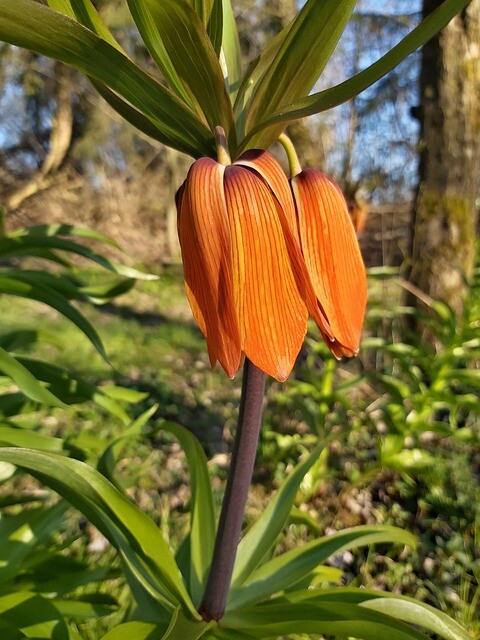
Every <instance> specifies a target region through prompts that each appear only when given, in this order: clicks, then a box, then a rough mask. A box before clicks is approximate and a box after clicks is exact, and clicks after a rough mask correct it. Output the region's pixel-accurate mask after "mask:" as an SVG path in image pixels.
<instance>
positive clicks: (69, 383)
mask: <svg viewBox="0 0 480 640" xmlns="http://www.w3.org/2000/svg"><path fill="white" fill-rule="evenodd" d="M17 361H18V362H19V363H20V364H21V365H22V366H23V367H25V369H27V370H28V371H29V372H30V373H31V374H32V376H34V377H35V378H36V379H37V380H41V381H42V382H46V383H47V384H48V386H49V390H50V391H51V393H53V394H54V395H55V396H56V397H57V398H59V399H60V400H61V401H62V402H64V403H65V404H76V403H78V402H85V401H87V400H92V399H93V397H94V395H95V393H97V392H99V390H98V389H97V387H96V386H95V385H92V384H89V383H87V382H85V381H84V380H81V379H79V378H76V377H74V376H72V375H71V374H70V373H69V372H68V371H65V369H62V368H61V367H57V366H56V365H53V364H50V363H49V362H44V361H43V360H36V359H34V358H25V357H24V356H18V357H17Z"/></svg>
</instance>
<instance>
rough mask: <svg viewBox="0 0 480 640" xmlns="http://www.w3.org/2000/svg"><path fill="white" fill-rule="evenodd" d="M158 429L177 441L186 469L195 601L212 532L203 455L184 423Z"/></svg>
mask: <svg viewBox="0 0 480 640" xmlns="http://www.w3.org/2000/svg"><path fill="white" fill-rule="evenodd" d="M162 429H165V430H166V431H170V433H172V434H173V435H174V436H175V438H176V439H177V440H178V441H179V442H180V445H181V446H182V449H183V450H184V452H185V455H186V457H187V461H188V466H189V469H190V487H191V492H192V498H191V506H190V514H191V522H190V533H189V549H190V561H191V562H190V594H191V596H192V600H193V603H194V604H195V605H198V604H200V600H201V598H202V596H203V593H204V590H205V585H206V580H207V578H208V571H209V568H210V563H211V560H212V556H213V547H214V543H215V533H216V527H215V513H214V508H213V496H212V489H211V486H210V476H209V473H208V467H207V458H206V456H205V453H204V451H203V449H202V446H201V444H200V442H199V441H198V440H197V438H195V436H194V435H193V434H192V433H191V432H190V431H188V430H187V429H185V428H184V427H182V426H180V425H179V424H175V423H173V422H163V423H162Z"/></svg>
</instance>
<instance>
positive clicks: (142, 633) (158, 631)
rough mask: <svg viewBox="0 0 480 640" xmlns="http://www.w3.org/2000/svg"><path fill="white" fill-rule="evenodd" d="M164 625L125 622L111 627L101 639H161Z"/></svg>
mask: <svg viewBox="0 0 480 640" xmlns="http://www.w3.org/2000/svg"><path fill="white" fill-rule="evenodd" d="M164 632H165V627H164V626H159V625H157V624H153V623H152V622H125V623H124V624H120V625H118V626H117V627H114V628H113V629H111V630H110V631H109V632H108V633H107V634H106V635H104V636H102V638H101V640H160V639H161V638H162V636H163V634H164Z"/></svg>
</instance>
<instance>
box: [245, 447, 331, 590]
mask: <svg viewBox="0 0 480 640" xmlns="http://www.w3.org/2000/svg"><path fill="white" fill-rule="evenodd" d="M320 452H321V447H320V446H318V447H316V449H315V450H314V451H313V452H312V453H311V454H310V455H309V456H308V458H307V459H306V460H305V461H304V462H302V463H301V464H299V465H297V467H296V468H295V470H294V471H293V473H291V474H290V476H289V477H288V479H287V480H286V481H285V482H284V483H283V485H282V486H281V487H280V489H279V491H278V493H277V495H276V496H275V497H274V498H273V500H271V501H270V503H269V505H268V506H267V508H266V509H265V510H264V511H263V512H262V515H261V516H260V518H259V519H258V520H257V522H256V523H255V524H254V525H253V526H252V527H251V528H250V530H249V531H248V532H247V533H246V534H245V536H244V537H243V538H242V540H241V541H240V544H239V545H238V551H237V556H236V560H235V567H234V571H233V577H232V587H234V588H238V587H241V585H242V584H244V582H245V581H246V580H247V578H249V577H250V575H251V574H252V572H253V571H254V570H255V569H256V568H257V567H258V566H259V565H260V564H261V563H262V561H263V560H264V559H265V557H266V556H267V555H268V553H269V551H270V550H271V549H272V547H273V546H274V545H275V544H276V541H277V538H278V536H279V535H280V533H281V532H282V530H283V528H284V527H285V525H286V523H287V521H288V518H289V516H290V512H291V510H292V506H293V503H294V500H295V496H296V494H297V491H298V488H299V486H300V483H301V482H302V480H303V478H304V476H305V474H306V473H307V472H308V470H309V469H310V468H311V466H312V465H313V463H314V462H315V460H317V458H318V456H319V455H320Z"/></svg>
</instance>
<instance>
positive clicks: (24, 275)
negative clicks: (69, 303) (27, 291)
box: [0, 269, 82, 300]
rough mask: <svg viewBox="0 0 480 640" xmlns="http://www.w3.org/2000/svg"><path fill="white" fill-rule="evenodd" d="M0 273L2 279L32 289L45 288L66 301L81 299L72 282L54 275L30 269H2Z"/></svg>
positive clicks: (77, 289)
mask: <svg viewBox="0 0 480 640" xmlns="http://www.w3.org/2000/svg"><path fill="white" fill-rule="evenodd" d="M0 273H1V275H2V277H3V278H8V280H15V281H17V282H22V283H24V284H27V285H31V286H32V287H33V288H35V287H40V288H45V287H46V288H47V289H49V290H51V291H54V292H56V293H59V294H60V295H61V296H62V297H64V298H66V299H67V300H71V299H74V298H81V297H82V296H81V294H80V290H79V288H78V287H77V286H76V285H75V284H74V283H73V282H72V280H70V279H69V278H65V277H64V276H61V275H58V274H55V273H49V272H48V271H33V270H31V269H2V271H1V272H0Z"/></svg>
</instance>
